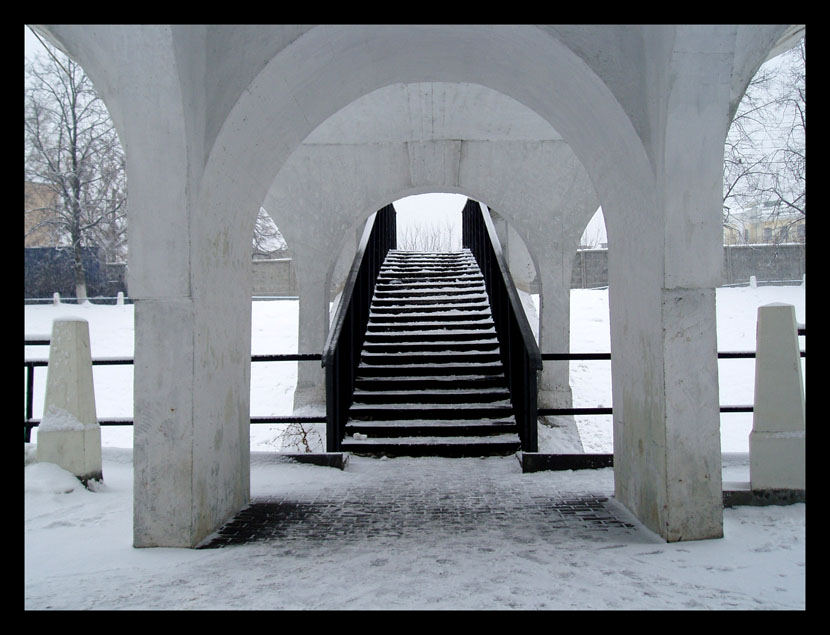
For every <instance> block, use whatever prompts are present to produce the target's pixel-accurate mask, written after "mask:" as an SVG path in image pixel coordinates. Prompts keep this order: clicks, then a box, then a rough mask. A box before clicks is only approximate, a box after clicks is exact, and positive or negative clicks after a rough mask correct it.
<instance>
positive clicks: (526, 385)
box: [461, 199, 542, 452]
mask: <svg viewBox="0 0 830 635" xmlns="http://www.w3.org/2000/svg"><path fill="white" fill-rule="evenodd" d="M461 219H462V220H461V222H462V225H461V236H462V244H463V246H464V247H465V248H467V249H469V250H470V251H471V252H472V254H473V256H474V257H475V259H476V262H478V266H479V268H480V269H481V272H482V274H483V275H484V284H485V287H486V289H487V295H488V296H489V298H490V309H491V311H492V313H493V322H495V325H496V336H497V337H498V340H499V350H500V352H501V360H502V364H503V365H504V370H505V375H506V376H507V384H508V388H509V390H510V401H511V403H512V404H513V412H514V415H515V417H516V424H517V427H518V432H519V438H520V440H521V442H522V450H523V451H525V452H536V451H537V450H538V446H539V441H538V435H537V429H536V417H537V414H538V411H537V404H536V398H537V382H538V377H537V373H538V371H540V370H541V369H542V356H541V354H540V353H539V346H538V345H537V344H536V339H535V338H534V337H533V331H532V330H531V328H530V324H529V323H528V321H527V316H526V315H525V312H524V308H523V307H522V304H521V300H520V299H519V294H518V292H517V291H516V286H515V284H514V283H513V278H512V277H511V276H510V271H509V270H508V268H507V263H506V262H505V260H504V256H503V255H502V251H501V243H500V242H499V239H498V236H497V235H496V230H495V228H494V227H493V221H492V220H491V218H490V213H489V212H488V211H487V210H485V209H484V208H482V206H481V205H479V203H477V202H476V201H473V200H470V199H468V200H467V204H466V205H465V206H464V209H463V210H462V212H461Z"/></svg>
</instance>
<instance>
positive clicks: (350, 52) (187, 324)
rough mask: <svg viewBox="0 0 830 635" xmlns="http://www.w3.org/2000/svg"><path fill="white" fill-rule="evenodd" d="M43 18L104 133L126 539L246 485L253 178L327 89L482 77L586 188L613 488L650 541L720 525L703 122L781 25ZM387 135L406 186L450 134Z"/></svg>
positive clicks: (209, 508)
mask: <svg viewBox="0 0 830 635" xmlns="http://www.w3.org/2000/svg"><path fill="white" fill-rule="evenodd" d="M45 31H46V32H48V33H49V34H50V36H51V38H52V39H53V40H54V41H56V42H58V43H60V44H61V45H62V47H63V48H64V49H65V50H66V51H67V52H69V53H70V54H71V55H72V56H73V57H74V58H75V59H77V60H78V61H79V62H80V63H81V64H82V65H83V66H84V68H85V69H86V70H87V72H88V73H89V75H90V77H91V78H92V79H93V82H95V84H96V87H98V88H99V90H101V92H102V94H103V97H104V100H105V102H106V103H107V105H108V107H109V109H110V112H111V113H112V115H113V119H114V120H115V121H116V125H117V126H118V127H119V131H120V132H121V136H122V141H123V142H124V146H125V151H126V153H127V163H128V178H129V180H130V209H131V212H132V217H131V220H130V223H131V228H130V244H131V270H130V280H129V284H130V295H131V296H133V297H134V298H135V299H136V368H135V372H136V374H135V381H136V398H135V404H136V405H135V408H136V453H135V460H136V487H135V497H136V503H135V514H134V519H135V520H134V523H135V531H134V533H135V535H134V542H135V544H136V545H137V546H192V545H195V544H197V543H198V542H199V541H200V540H202V539H203V538H204V537H205V536H206V535H208V534H209V533H210V532H211V531H212V530H213V529H215V528H216V527H217V526H218V525H219V524H221V522H223V521H224V520H225V519H226V518H227V517H228V516H230V515H231V514H233V513H234V512H235V511H236V510H238V509H239V508H240V507H241V506H243V505H244V504H245V502H246V501H247V498H248V496H249V493H248V492H249V487H248V481H247V479H248V436H247V435H248V432H247V430H248V422H247V419H248V416H249V415H248V410H249V408H248V400H249V397H248V394H247V390H248V385H249V379H250V377H249V373H250V367H249V359H248V358H249V351H250V302H249V297H248V296H249V292H248V290H249V288H250V258H249V248H250V236H251V233H252V227H253V222H254V219H255V216H256V212H257V210H258V209H259V206H260V205H261V204H262V202H263V201H264V200H266V197H267V195H268V192H269V188H270V186H271V184H272V183H273V179H274V176H275V175H277V174H281V173H282V170H283V169H284V168H285V166H287V165H288V162H289V160H293V159H294V156H295V154H296V153H297V152H300V151H301V144H302V142H303V140H305V139H306V138H307V137H308V135H309V134H310V133H312V132H313V131H314V130H315V129H316V127H317V126H318V125H319V124H321V123H322V122H323V121H325V120H326V119H328V118H329V117H330V116H331V115H333V114H334V113H336V112H338V111H339V110H340V109H341V108H344V107H345V106H347V105H348V104H350V103H352V102H354V101H355V100H357V99H358V98H360V97H361V96H362V95H366V94H369V93H371V92H373V91H374V90H376V89H378V88H382V87H384V86H388V85H391V84H395V83H404V84H411V83H415V82H446V83H453V84H455V83H467V84H476V85H481V86H485V87H487V88H489V89H492V90H494V91H495V92H497V93H499V94H502V95H507V96H509V97H510V98H512V99H514V100H516V101H517V102H519V103H521V104H523V105H524V106H526V107H527V108H528V109H530V110H531V111H533V112H535V113H536V114H537V115H539V116H540V117H541V118H542V119H543V120H545V121H547V122H548V123H549V124H550V125H551V126H552V127H553V128H554V129H555V130H556V131H558V132H559V133H560V134H561V136H562V138H563V139H564V140H566V141H567V144H568V146H569V147H570V149H571V150H572V151H573V153H574V155H575V157H577V158H578V160H579V162H580V163H581V165H582V166H583V167H584V170H585V172H586V173H587V174H588V176H589V180H590V182H591V184H592V186H593V189H594V190H595V191H596V193H597V195H598V198H599V201H600V202H601V203H602V207H603V210H604V213H605V218H606V223H607V228H608V235H609V243H610V244H611V250H610V252H609V269H610V271H609V275H610V285H611V296H610V302H611V321H612V332H611V341H612V356H613V363H612V364H613V365H612V368H613V374H614V386H613V391H614V404H613V406H614V419H615V480H616V494H617V497H618V498H619V500H620V501H621V502H623V503H624V504H625V505H626V506H627V507H629V509H631V510H632V511H633V512H634V513H635V514H636V515H637V516H638V517H639V518H640V519H641V520H642V521H643V522H644V523H645V524H646V526H648V527H649V528H651V529H652V530H654V531H655V532H657V533H658V534H659V535H661V536H663V537H664V538H665V539H666V540H681V539H697V538H708V537H714V536H719V535H721V532H722V518H721V500H720V497H721V492H720V487H721V485H720V454H719V441H718V439H719V435H718V434H717V427H718V413H717V369H716V358H715V354H714V353H715V350H714V329H713V328H712V327H713V325H714V287H715V286H716V285H717V283H718V281H719V276H720V273H719V265H717V264H713V263H719V258H714V257H713V256H714V255H715V253H716V252H719V249H720V224H719V215H718V213H717V212H718V210H719V187H720V176H721V175H720V161H721V160H722V147H723V139H724V137H725V134H726V130H727V128H728V123H729V119H730V117H731V114H732V113H733V112H734V105H736V104H737V102H738V101H739V99H740V95H741V94H742V92H743V89H744V87H745V86H746V83H747V82H748V81H749V78H751V76H752V74H753V73H754V71H755V69H757V67H758V66H759V65H760V63H761V62H762V61H763V60H764V59H765V57H766V56H767V55H768V53H769V52H770V51H772V50H773V49H774V47H776V46H778V45H779V44H780V42H781V41H782V38H786V37H788V36H789V35H790V34H791V30H788V29H787V28H785V26H748V27H742V26H734V25H714V26H671V25H666V26H646V27H632V26H577V25H574V26H566V27H561V26H542V27H536V26H523V25H507V26H504V25H502V26H482V25H473V26H461V25H459V26H441V25H426V26H407V25H396V26H359V25H340V26H315V27H288V26H267V25H266V26H254V27H243V26H227V27H222V26H164V25H160V26H129V25H128V26H83V25H71V26H50V27H48V28H45ZM469 147H470V148H472V146H469ZM411 148H412V149H413V150H414V151H415V153H416V157H417V158H416V161H415V165H416V167H418V169H419V172H418V173H419V174H421V175H422V176H423V177H424V180H423V182H418V185H424V184H427V183H429V184H431V186H433V187H434V186H435V184H434V181H435V179H436V178H438V177H434V176H430V175H441V174H443V173H444V172H443V169H442V167H441V166H443V165H445V164H446V162H447V161H448V160H449V159H450V158H451V157H453V156H454V145H453V140H444V141H426V142H421V141H420V140H418V141H416V142H415V143H413V144H411ZM488 152H489V153H491V154H490V155H488ZM494 152H495V150H493V149H492V148H491V149H490V150H488V151H487V152H484V151H482V152H481V153H480V154H479V155H478V156H479V161H480V162H479V163H478V164H477V165H476V167H475V171H485V170H489V171H490V172H491V173H493V174H498V173H500V170H501V168H503V167H504V163H502V162H501V161H502V159H497V158H495V157H494V156H493V155H492V153H494ZM473 154H475V152H473ZM500 156H504V155H503V154H502V155H500ZM353 158H354V155H353ZM408 165H411V162H409V161H408ZM459 165H460V164H459ZM469 165H470V166H472V165H473V164H472V163H470V164H469ZM388 185H389V184H388V183H387V184H386V187H388ZM413 185H414V184H412V183H408V184H406V183H405V184H401V187H400V188H399V190H400V191H404V190H405V188H406V187H412V186H413ZM543 185H544V183H542V182H540V183H539V187H540V188H541V187H542V186H543ZM469 189H470V191H471V192H472V193H474V192H475V191H477V190H479V189H480V188H477V187H470V188H469ZM481 191H482V194H481V195H476V194H473V196H474V197H478V198H480V200H484V201H485V202H488V203H489V204H491V205H493V207H494V208H495V209H497V210H500V211H504V212H507V211H508V209H510V210H516V209H520V208H521V206H512V207H510V206H502V205H500V204H499V203H498V202H497V201H498V199H499V198H500V197H502V196H505V194H504V192H501V193H496V194H491V195H488V194H487V193H486V191H484V190H483V189H482V190H481ZM355 196H356V199H358V200H369V201H370V200H373V199H372V197H371V196H369V195H368V194H367V193H365V192H357V193H355ZM516 196H517V197H518V196H519V194H516ZM387 198H391V197H387ZM265 207H266V208H267V209H269V211H270V210H271V209H272V207H269V206H268V205H265ZM364 209H365V208H364ZM277 215H278V216H279V214H277ZM280 222H281V220H280V221H278V224H279V223H280ZM577 238H578V236H577ZM171 344H174V345H173V346H171Z"/></svg>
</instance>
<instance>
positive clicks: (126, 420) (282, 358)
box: [23, 337, 326, 443]
mask: <svg viewBox="0 0 830 635" xmlns="http://www.w3.org/2000/svg"><path fill="white" fill-rule="evenodd" d="M49 343H50V340H49V338H46V337H38V338H26V339H25V340H24V344H25V346H49ZM321 359H322V355H320V354H319V353H283V354H278V355H251V362H252V363H256V362H312V361H314V362H319V361H320V360H321ZM133 364H134V360H133V358H132V357H100V358H97V359H93V360H92V365H93V366H132V365H133ZM48 365H49V361H48V360H45V359H27V360H24V361H23V366H24V368H25V369H26V404H25V405H26V417H25V419H24V420H23V441H24V442H25V443H29V442H31V439H32V429H33V428H36V427H38V425H39V424H40V420H39V419H35V418H34V416H33V415H34V394H35V368H37V367H45V366H48ZM325 422H326V418H325V417H324V416H319V417H315V416H310V415H306V416H298V415H285V416H271V415H266V416H253V417H251V423H252V424H264V423H325ZM98 424H99V425H102V426H131V425H133V419H132V418H131V417H102V418H99V419H98Z"/></svg>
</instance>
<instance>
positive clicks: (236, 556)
mask: <svg viewBox="0 0 830 635" xmlns="http://www.w3.org/2000/svg"><path fill="white" fill-rule="evenodd" d="M717 301H718V348H719V350H754V348H755V342H754V337H755V317H756V312H757V307H758V306H760V305H763V304H767V303H770V302H786V303H789V304H793V305H795V307H796V315H797V319H798V321H799V322H802V323H804V322H806V319H805V314H804V310H805V288H804V287H802V286H788V287H776V286H770V287H759V288H750V287H740V288H730V289H719V290H718V296H717ZM253 313H254V317H253V337H252V341H253V347H252V351H253V352H254V353H281V352H282V353H288V352H295V351H296V329H297V305H296V302H291V301H273V302H256V303H254V312H253ZM67 314H71V315H79V316H82V317H84V318H85V319H87V320H88V322H89V324H90V333H91V346H92V353H93V356H94V357H105V356H122V355H123V356H131V355H132V354H133V336H132V315H133V314H132V307H131V306H130V305H127V306H73V305H63V306H59V307H54V306H27V307H26V308H25V331H26V334H27V335H40V334H48V333H49V332H50V330H51V322H52V320H53V319H54V318H56V317H58V316H62V315H67ZM571 317H572V329H571V340H572V341H571V348H572V350H573V351H579V352H593V351H608V349H609V342H608V304H607V292H606V291H603V290H574V291H573V292H572V316H571ZM274 325H278V327H277V328H274ZM802 341H803V340H802ZM46 355H47V350H46V349H45V348H35V347H27V350H26V357H27V358H38V357H45V356H46ZM753 370H754V366H753V362H752V361H751V360H750V361H743V360H722V361H721V362H720V381H721V403H722V404H749V403H751V402H752V392H753ZM45 376H46V373H45V370H44V369H40V370H39V371H38V374H37V376H36V387H37V388H38V389H37V391H36V400H35V410H34V416H35V417H38V418H39V417H40V416H41V413H42V407H43V389H44V387H45ZM571 378H572V381H571V384H572V388H573V393H574V403H575V405H577V406H582V405H585V406H597V405H600V406H606V405H610V404H611V394H610V391H611V389H610V363H608V362H573V363H572V364H571ZM295 381H296V364H294V363H280V364H276V363H275V364H255V365H254V367H253V370H252V399H251V411H252V414H253V415H267V414H287V413H289V412H290V410H291V402H292V392H293V388H294V382H295ZM131 382H132V369H131V367H125V368H118V367H99V368H96V369H95V391H96V404H97V410H98V416H99V417H129V416H131V415H132V387H131ZM578 426H579V431H580V434H581V436H582V443H583V445H584V447H585V450H586V451H587V452H611V451H613V448H612V446H611V424H610V418H609V417H584V418H581V419H579V420H578ZM750 428H751V415H742V414H728V415H723V416H722V449H723V451H724V452H725V453H745V452H747V436H748V434H749V430H750ZM277 435H278V430H276V429H274V428H273V427H272V426H253V427H252V435H251V437H252V443H251V445H252V451H253V452H255V453H259V452H268V451H273V450H274V449H276V448H277V447H278V445H279V439H278V438H277ZM33 441H35V442H36V434H35V436H34V438H33ZM103 443H104V446H105V450H104V469H103V471H104V474H105V484H104V485H103V486H102V488H101V489H100V490H99V491H96V492H90V491H87V490H85V489H84V488H83V487H80V486H79V485H78V483H77V480H75V479H74V478H73V477H71V475H69V474H68V473H66V472H64V471H62V470H60V469H59V468H57V466H54V465H50V464H37V463H34V462H32V461H31V459H30V457H31V456H32V454H33V451H34V444H29V445H26V446H25V447H24V454H25V455H26V457H27V458H26V460H25V461H24V463H25V464H26V466H25V469H24V481H25V487H24V491H25V498H24V501H25V509H24V539H25V547H24V553H25V563H24V581H25V589H24V604H25V608H26V609H32V610H34V609H199V608H203V609H231V608H233V609H238V608H246V609H247V608H250V609H291V608H305V609H323V608H330V609H385V608H398V609H407V608H411V609H501V608H529V609H534V608H540V609H571V608H581V609H684V608H693V609H722V608H731V609H803V608H805V602H806V571H805V570H806V548H805V547H806V546H805V537H806V536H805V530H806V526H805V516H806V507H805V505H803V504H799V505H792V506H788V507H778V506H772V507H764V508H751V507H739V508H733V509H727V510H725V511H724V534H725V537H724V538H723V539H720V540H710V541H700V542H691V543H690V542H683V543H674V544H670V545H669V544H665V543H663V542H662V541H661V540H660V539H659V538H657V537H656V536H653V535H652V534H650V533H649V532H646V531H643V533H642V534H639V535H638V536H637V537H636V538H632V539H630V540H619V539H617V538H615V539H614V540H613V541H611V542H609V543H608V544H602V543H599V544H598V543H597V542H593V541H589V542H586V541H570V542H565V543H561V542H560V543H559V544H542V545H540V544H535V545H534V548H533V549H532V550H528V549H527V545H525V544H519V543H516V542H511V541H510V540H506V539H505V538H504V537H498V536H488V537H487V538H486V539H484V540H486V542H484V543H483V542H482V539H481V538H479V539H478V540H477V542H476V543H475V544H469V543H465V542H464V541H463V540H461V539H455V538H453V539H446V540H444V539H441V538H440V536H439V537H436V536H435V535H432V534H430V535H429V536H425V537H423V538H422V539H420V540H400V541H397V542H388V541H385V542H380V543H376V544H375V543H371V544H359V545H352V546H350V547H349V548H348V549H343V550H337V549H334V548H333V547H327V546H325V545H322V546H319V547H315V548H312V549H310V550H309V551H304V552H296V551H292V550H290V549H285V550H281V549H276V548H274V545H270V546H264V545H245V546H242V547H236V548H233V549H222V550H208V551H194V550H189V549H148V550H137V549H133V548H132V546H131V541H132V450H131V447H132V439H131V431H130V429H129V428H125V429H118V428H104V430H103ZM544 449H545V448H542V450H543V451H544ZM256 456H261V455H259V454H255V455H254V457H256ZM510 460H512V461H515V460H514V459H510ZM434 461H436V459H419V460H407V459H395V460H393V461H389V462H388V463H389V464H390V465H391V466H392V467H394V469H398V470H403V471H404V472H407V471H411V478H412V479H417V478H418V474H419V473H421V470H434V469H446V468H443V467H438V466H439V465H445V464H444V463H440V464H433V463H431V462H434ZM486 461H488V462H490V461H492V462H499V461H504V459H498V458H495V459H486ZM451 465H458V466H459V468H460V469H463V466H462V464H461V463H456V464H451ZM488 465H489V463H488ZM495 465H496V467H497V468H498V467H499V466H501V465H502V463H495ZM511 465H512V464H511ZM375 466H377V462H376V461H373V460H372V459H354V458H353V460H352V462H351V463H350V465H349V468H348V469H347V470H346V471H344V472H341V471H339V470H333V469H329V468H315V467H311V466H302V465H274V464H271V463H267V462H262V461H257V460H253V461H252V469H251V487H252V493H253V494H254V495H263V494H267V493H268V492H273V491H277V490H279V488H285V487H289V488H290V487H297V488H301V487H304V486H305V485H304V484H307V483H310V482H313V483H314V484H315V486H323V487H324V486H325V485H326V483H327V482H331V483H337V482H343V481H344V480H349V479H361V478H370V477H371V473H372V470H373V469H375ZM730 470H733V471H730ZM742 470H743V471H742ZM744 471H745V461H743V462H742V461H741V460H740V457H739V460H738V461H737V467H736V468H725V470H724V479H725V480H741V479H742V478H743V474H744ZM528 476H532V477H533V478H539V479H546V480H548V481H549V482H550V485H551V487H552V488H554V489H568V488H569V487H573V488H576V489H579V488H582V489H587V490H590V491H597V492H607V493H612V492H613V470H611V469H604V470H588V471H581V472H557V473H552V472H549V473H543V474H539V475H528ZM378 563H381V564H380V565H378ZM441 563H455V565H454V566H451V567H448V566H442V565H441ZM403 582H405V584H404V583H403Z"/></svg>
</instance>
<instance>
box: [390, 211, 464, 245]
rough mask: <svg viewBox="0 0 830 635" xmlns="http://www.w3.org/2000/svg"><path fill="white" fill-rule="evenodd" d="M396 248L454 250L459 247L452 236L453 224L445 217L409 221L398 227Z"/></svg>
mask: <svg viewBox="0 0 830 635" xmlns="http://www.w3.org/2000/svg"><path fill="white" fill-rule="evenodd" d="M398 249H403V250H405V251H454V250H458V249H461V245H460V244H459V242H458V240H457V238H456V237H454V236H453V224H452V222H450V220H449V219H447V218H445V219H444V220H443V222H441V223H439V222H435V223H418V222H411V223H407V224H405V225H403V226H401V227H400V230H399V232H398Z"/></svg>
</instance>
